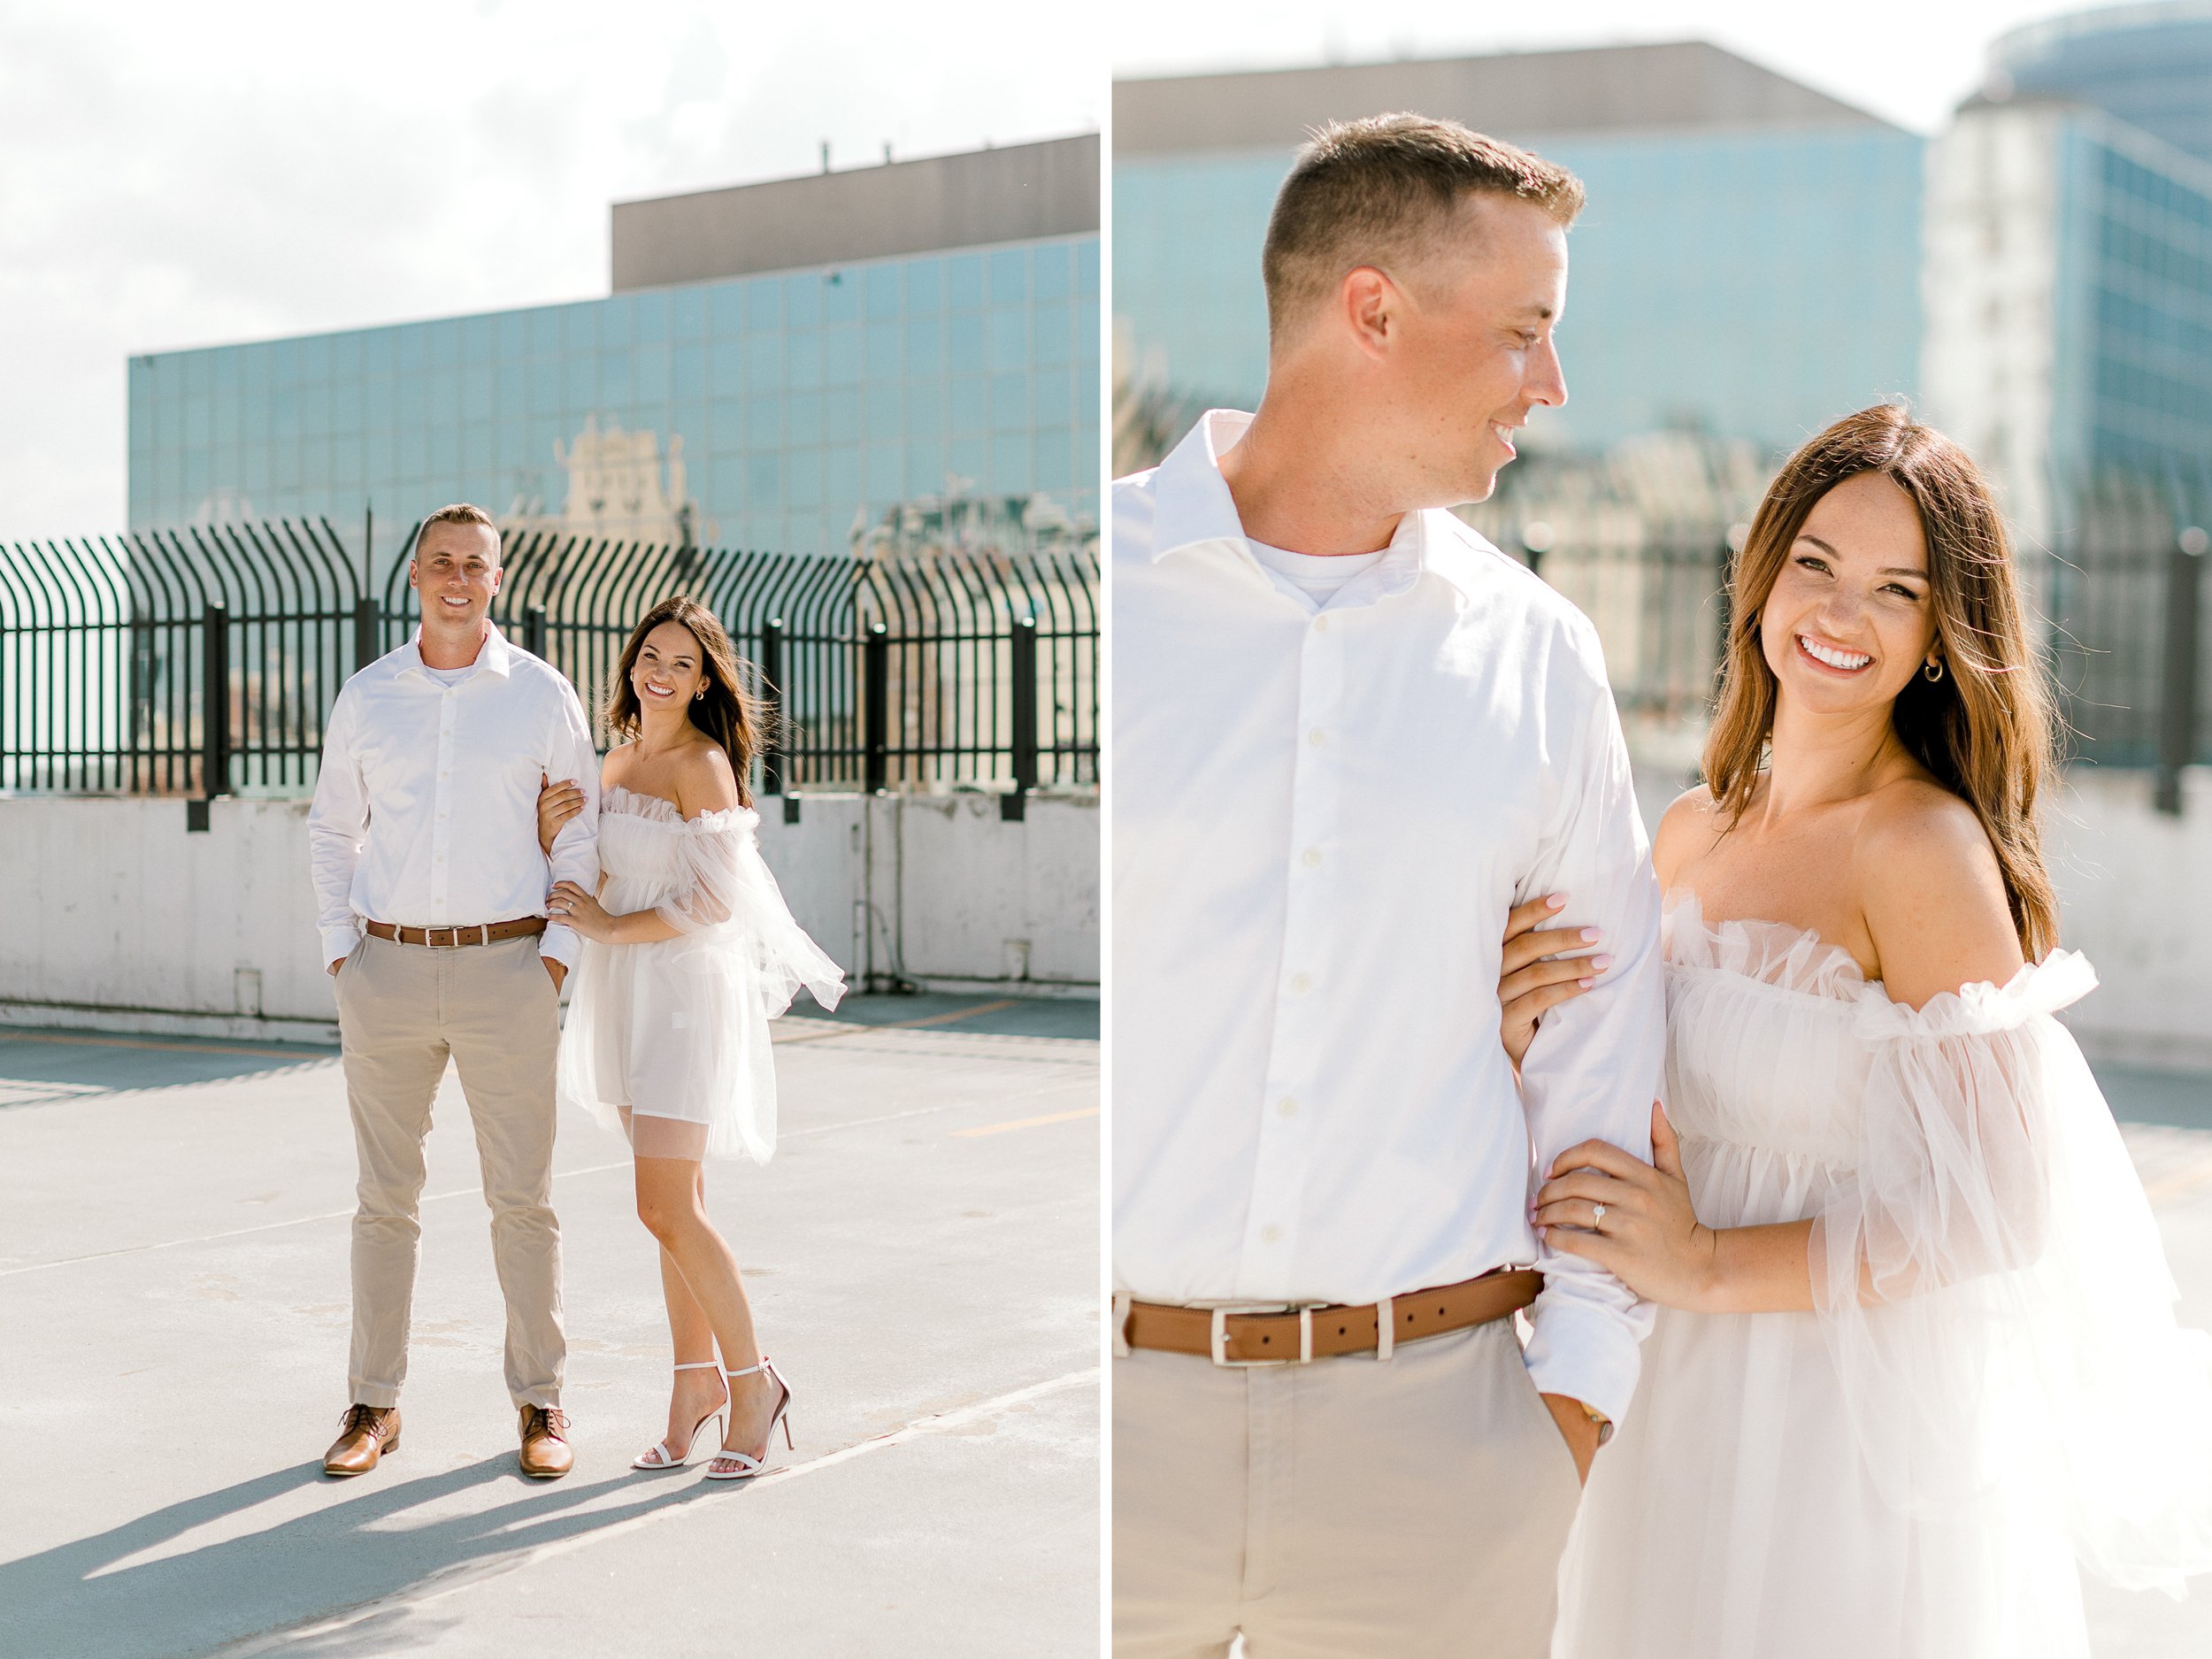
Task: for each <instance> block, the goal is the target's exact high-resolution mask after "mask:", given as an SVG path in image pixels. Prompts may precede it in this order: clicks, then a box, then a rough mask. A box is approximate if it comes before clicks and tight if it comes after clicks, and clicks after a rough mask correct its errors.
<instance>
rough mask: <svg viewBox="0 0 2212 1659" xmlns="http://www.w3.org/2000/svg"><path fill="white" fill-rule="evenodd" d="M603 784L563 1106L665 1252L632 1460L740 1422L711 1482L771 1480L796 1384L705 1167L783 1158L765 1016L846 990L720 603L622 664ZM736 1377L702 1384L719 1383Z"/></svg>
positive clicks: (561, 811) (563, 812) (658, 621)
mask: <svg viewBox="0 0 2212 1659" xmlns="http://www.w3.org/2000/svg"><path fill="white" fill-rule="evenodd" d="M607 724H608V726H609V727H610V729H611V733H612V735H613V736H615V737H616V738H618V739H626V740H627V741H624V742H621V743H619V744H618V747H617V748H615V749H613V750H612V751H611V752H610V753H609V755H608V756H607V758H606V763H605V765H604V767H603V771H602V772H601V775H600V802H599V860H600V868H601V871H602V872H603V873H602V876H601V879H600V884H599V888H600V890H599V891H598V892H597V893H596V894H592V893H587V892H585V891H584V890H583V888H581V887H578V886H577V885H576V884H575V883H573V882H569V881H564V882H561V883H559V884H557V886H556V887H554V889H553V893H552V896H551V899H550V901H549V906H548V908H549V910H551V911H552V912H553V913H554V914H555V915H557V916H558V917H560V918H562V919H563V920H564V921H566V922H568V923H569V924H570V925H571V926H573V927H574V928H575V929H576V931H577V932H578V933H581V934H582V935H583V936H584V939H585V941H586V944H585V948H584V956H583V960H582V961H581V962H580V964H578V967H577V972H576V985H575V990H574V994H573V995H572V999H571V1002H570V1006H569V1012H568V1021H567V1025H565V1028H564V1030H563V1032H562V1034H561V1055H560V1094H561V1098H562V1100H563V1101H564V1102H570V1103H573V1104H577V1105H580V1106H581V1107H582V1108H583V1109H584V1110H587V1111H588V1112H590V1113H591V1114H592V1116H594V1117H595V1118H598V1119H599V1120H600V1122H602V1123H603V1124H605V1125H608V1126H609V1127H610V1128H613V1127H617V1126H619V1128H620V1129H621V1130H622V1132H623V1133H624V1134H626V1136H627V1137H628V1138H629V1140H630V1143H631V1146H632V1148H633V1150H634V1153H635V1155H636V1164H637V1208H638V1218H639V1219H640V1220H641V1221H642V1222H644V1224H645V1225H646V1227H647V1229H648V1230H649V1231H650V1232H651V1233H652V1234H653V1236H654V1237H655V1238H656V1239H657V1240H659V1241H660V1247H661V1290H662V1293H663V1294H664V1296H665V1297H666V1299H667V1302H668V1327H669V1331H670V1333H672V1335H673V1337H674V1339H675V1353H676V1360H675V1386H674V1388H673V1390H672V1394H671V1397H670V1400H669V1405H668V1431H667V1433H666V1435H665V1436H664V1438H663V1439H662V1440H661V1441H660V1443H659V1444H657V1445H656V1446H653V1447H650V1448H648V1449H647V1450H646V1451H645V1452H644V1453H642V1454H641V1455H639V1456H638V1458H637V1459H636V1460H635V1462H634V1465H633V1466H634V1467H635V1468H639V1469H667V1468H673V1467H677V1466H680V1465H681V1464H683V1463H686V1462H687V1461H688V1460H689V1457H690V1455H691V1448H692V1443H693V1442H694V1441H695V1440H696V1439H697V1438H698V1432H699V1430H700V1429H701V1428H703V1426H704V1425H706V1423H707V1421H708V1419H710V1418H712V1417H721V1416H722V1415H723V1414H724V1413H725V1412H726V1413H727V1415H728V1422H727V1425H726V1433H725V1434H724V1435H723V1437H722V1446H721V1450H720V1452H719V1453H718V1455H717V1456H716V1457H715V1458H714V1460H713V1462H712V1463H710V1464H708V1466H707V1471H706V1472H707V1478H708V1479H710V1480H729V1479H741V1478H743V1477H746V1476H749V1475H753V1474H756V1473H757V1472H758V1471H759V1470H760V1468H761V1466H762V1464H763V1463H764V1462H765V1461H766V1458H767V1455H768V1441H769V1438H770V1436H771V1435H772V1433H773V1432H774V1431H775V1428H776V1425H778V1424H779V1423H781V1424H782V1425H784V1440H785V1443H786V1444H787V1445H789V1444H790V1441H791V1428H790V1423H789V1420H788V1417H787V1410H788V1408H789V1406H790V1403H791V1390H790V1387H789V1386H787V1384H786V1383H785V1382H784V1380H783V1379H782V1377H781V1376H780V1375H779V1374H778V1372H777V1371H776V1369H775V1367H774V1366H773V1365H772V1364H771V1363H769V1361H768V1360H767V1358H766V1357H765V1356H764V1355H762V1353H761V1352H760V1349H759V1348H758V1346H757V1342H756V1340H755V1338H754V1333H753V1315H752V1309H751V1306H750V1305H749V1302H747V1300H746V1296H745V1285H744V1281H743V1280H742V1279H741V1278H740V1277H739V1274H738V1269H737V1258H736V1257H735V1256H733V1255H732V1254H731V1253H730V1247H729V1246H728V1244H726V1242H725V1241H724V1240H723V1238H722V1235H721V1234H720V1233H718V1232H717V1231H716V1230H715V1227H714V1224H713V1223H712V1222H711V1221H710V1220H709V1219H708V1218H707V1212H706V1188H705V1182H704V1179H703V1173H702V1168H701V1164H702V1160H703V1159H705V1158H709V1157H750V1158H754V1159H757V1160H758V1161H759V1162H761V1163H766V1162H767V1161H768V1159H769V1158H770V1157H771V1156H772V1155H773V1154H774V1152H775V1148H776V1078H775V1068H774V1064H773V1062H772V1058H771V1056H770V1053H769V1046H768V1021H769V1020H771V1019H772V1018H775V1017H776V1016H777V1015H779V1014H780V1013H782V1012H783V1010H785V1009H786V1008H787V1007H789V1006H790V1003H791V999H792V996H793V995H795V992H796V991H797V989H798V987H800V986H802V985H804V986H805V987H807V988H808V989H809V990H810V991H812V992H813V994H814V998H815V1000H816V1001H817V1002H820V1003H821V1004H822V1005H823V1006H824V1007H826V1008H833V1007H835V1006H836V1003H837V999H838V997H839V996H840V995H842V993H843V989H844V976H843V974H842V973H841V972H840V970H839V969H838V967H837V965H836V964H834V963H833V962H832V961H831V960H830V959H829V958H828V957H827V956H825V955H823V954H822V952H821V950H820V949H818V948H817V947H816V946H815V944H814V942H813V941H811V940H810V939H809V938H808V937H807V936H806V934H805V933H803V932H801V931H800V929H799V926H798V924H797V923H795V922H794V921H793V920H792V919H791V914H790V912H789V911H788V910H786V909H785V908H784V904H783V900H782V896H781V895H780V894H779V893H778V891H777V889H776V884H775V880H774V879H773V878H772V877H771V876H770V875H769V873H768V870H767V866H766V865H764V864H762V862H761V857H760V850H759V848H758V846H757V844H756V841H755V835H754V832H755V826H757V824H758V823H759V821H760V819H759V815H758V814H757V813H756V812H755V811H754V810H752V806H751V802H750V798H749V793H748V790H747V787H746V781H745V780H746V777H747V774H748V772H749V769H750V767H751V764H752V760H753V756H754V753H755V752H756V750H757V749H758V747H759V743H760V725H761V714H760V710H758V708H757V705H756V704H755V703H754V702H753V701H752V699H751V698H750V697H749V695H747V693H746V690H745V687H744V682H743V680H742V679H741V677H740V675H739V672H738V664H737V657H736V654H735V653H734V652H733V650H732V649H731V647H730V641H729V635H728V634H726V633H724V632H723V629H722V625H721V624H720V623H719V622H718V621H716V620H715V618H714V615H713V613H712V612H711V611H708V610H707V609H706V608H705V607H704V606H703V605H701V604H699V603H696V602H695V601H693V600H690V599H686V598H681V597H678V598H673V599H665V600H663V601H662V602H661V603H659V604H657V605H655V606H654V607H653V609H652V610H651V611H648V612H647V613H646V615H645V618H644V620H642V621H641V622H640V623H639V624H638V625H637V628H636V631H635V632H634V633H633V634H631V635H630V641H629V643H628V644H627V645H626V646H625V647H624V648H623V652H622V660H621V664H620V665H619V666H618V668H617V669H616V671H615V682H614V686H613V688H612V695H611V699H610V703H609V706H608V710H607ZM581 806H582V795H581V792H580V790H579V789H577V788H576V787H575V786H574V785H573V783H562V784H554V785H550V786H549V787H547V789H546V790H545V791H544V793H543V794H542V795H541V797H540V803H539V819H538V833H539V837H540V840H541V841H542V842H543V843H544V844H545V845H546V846H547V847H550V846H551V844H552V840H553V836H554V835H555V833H557V832H558V830H559V828H560V826H561V825H562V824H563V823H565V821H566V820H567V819H568V818H571V817H573V816H574V815H575V813H576V812H577V811H578V810H580V808H581ZM717 1347H719V1348H720V1349H721V1355H722V1360H721V1367H720V1368H719V1369H720V1371H721V1375H720V1376H719V1377H710V1376H702V1375H700V1374H699V1373H701V1372H711V1371H716V1370H717V1369H718V1367H717V1366H716V1363H715V1359H714V1354H715V1349H716V1348H717Z"/></svg>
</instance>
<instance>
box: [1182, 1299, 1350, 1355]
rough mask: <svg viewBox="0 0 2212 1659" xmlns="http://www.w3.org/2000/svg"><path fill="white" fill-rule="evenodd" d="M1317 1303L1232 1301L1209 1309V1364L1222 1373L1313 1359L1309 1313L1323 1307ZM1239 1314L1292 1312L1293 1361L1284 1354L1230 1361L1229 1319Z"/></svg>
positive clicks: (1311, 1325) (1311, 1322)
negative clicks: (1294, 1324)
mask: <svg viewBox="0 0 2212 1659" xmlns="http://www.w3.org/2000/svg"><path fill="white" fill-rule="evenodd" d="M1327 1305H1328V1304H1327V1303H1325V1302H1229V1303H1226V1304H1225V1305H1224V1306H1222V1307H1218V1308H1215V1309H1213V1310H1211V1312H1212V1315H1213V1326H1212V1330H1211V1332H1210V1336H1211V1341H1210V1348H1211V1356H1212V1359H1213V1363H1215V1364H1217V1365H1218V1366H1220V1367H1221V1368H1222V1369H1223V1370H1224V1371H1256V1370H1257V1369H1259V1368H1260V1367H1262V1366H1265V1365H1303V1364H1307V1363H1310V1362H1311V1360H1312V1358H1313V1310H1315V1309H1316V1308H1321V1307H1326V1306H1327ZM1243 1313H1294V1314H1296V1315H1297V1316H1298V1353H1297V1356H1296V1357H1295V1358H1293V1357H1292V1356H1289V1355H1285V1356H1283V1357H1282V1358H1280V1359H1231V1358H1230V1357H1229V1316H1230V1315H1232V1314H1243Z"/></svg>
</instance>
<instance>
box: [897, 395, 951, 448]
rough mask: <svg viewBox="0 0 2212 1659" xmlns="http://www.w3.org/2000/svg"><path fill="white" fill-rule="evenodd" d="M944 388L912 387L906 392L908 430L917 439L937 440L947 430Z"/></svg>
mask: <svg viewBox="0 0 2212 1659" xmlns="http://www.w3.org/2000/svg"><path fill="white" fill-rule="evenodd" d="M944 403H945V393H944V388H942V387H941V386H939V385H936V384H934V383H933V384H931V385H928V386H911V387H909V388H907V392H906V430H907V432H908V434H910V436H913V437H916V438H936V437H939V436H941V435H942V434H943V432H944V429H945V422H944Z"/></svg>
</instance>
